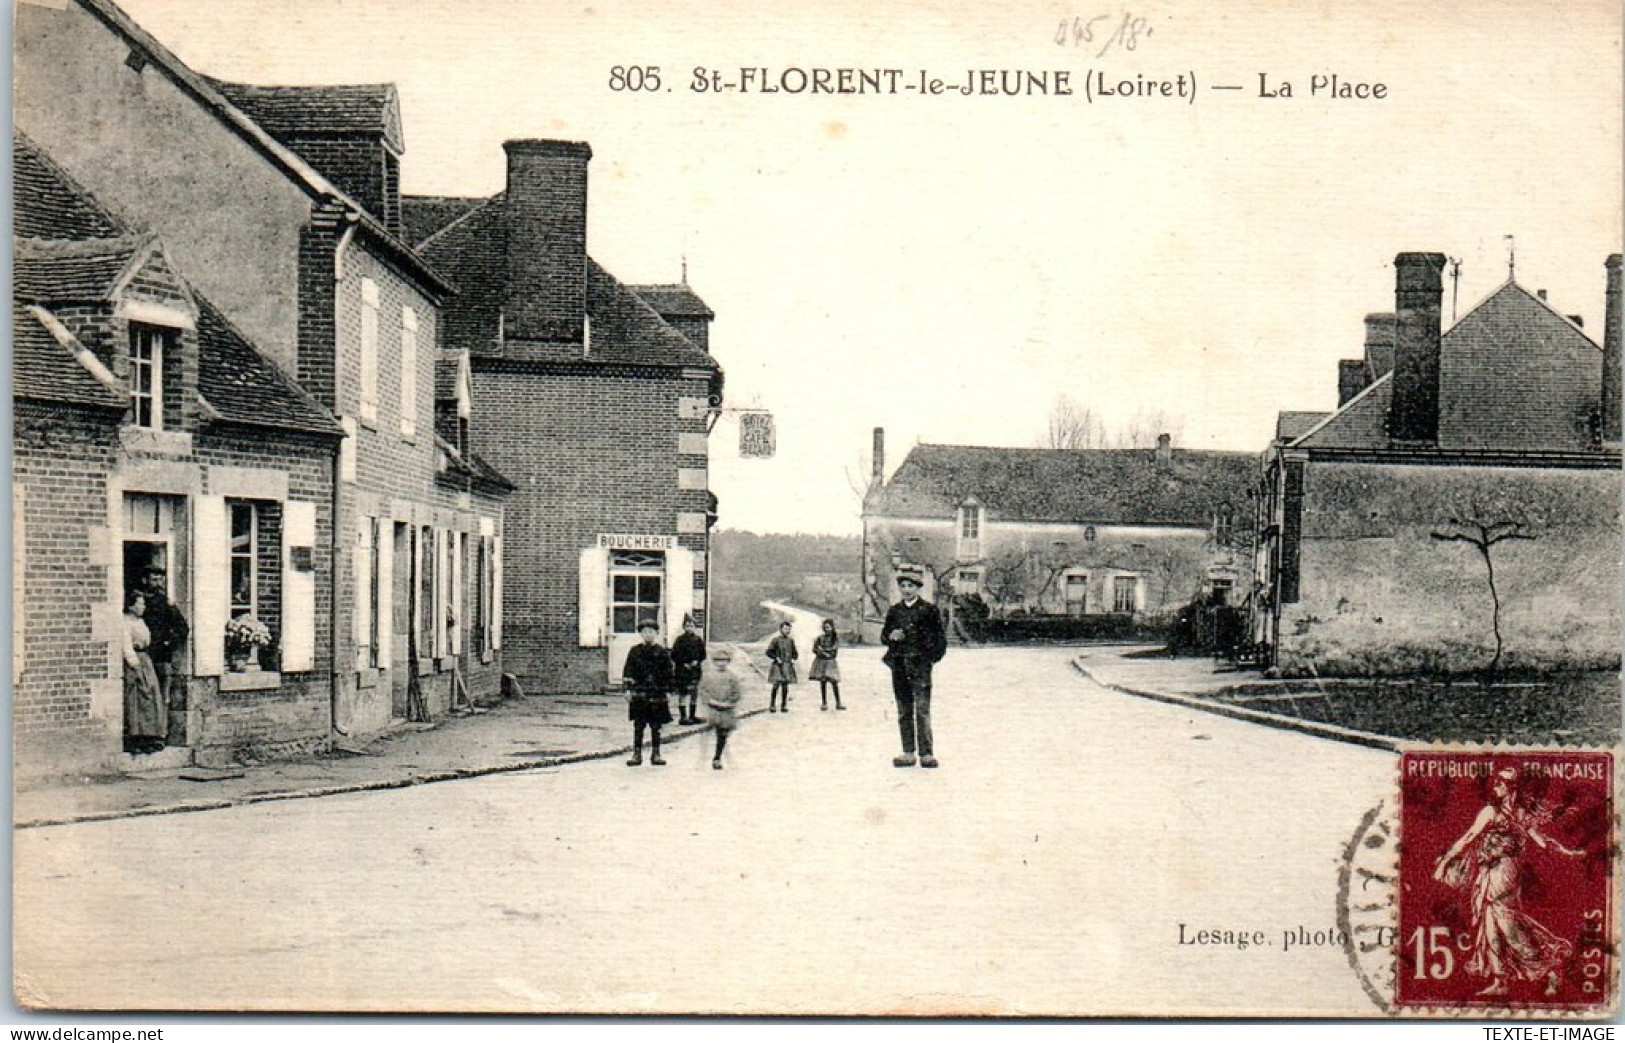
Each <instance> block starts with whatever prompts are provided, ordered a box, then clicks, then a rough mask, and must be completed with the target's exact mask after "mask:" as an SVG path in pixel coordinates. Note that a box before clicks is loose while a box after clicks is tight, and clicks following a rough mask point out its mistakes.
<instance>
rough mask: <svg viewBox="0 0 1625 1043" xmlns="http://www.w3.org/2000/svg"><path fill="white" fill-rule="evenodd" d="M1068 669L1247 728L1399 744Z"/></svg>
mask: <svg viewBox="0 0 1625 1043" xmlns="http://www.w3.org/2000/svg"><path fill="white" fill-rule="evenodd" d="M1072 669H1074V670H1076V671H1077V672H1078V673H1080V674H1082V675H1083V676H1084V677H1087V678H1088V679H1089V680H1091V681H1093V682H1094V683H1095V684H1098V685H1100V686H1101V687H1102V688H1110V689H1111V690H1112V691H1114V692H1121V693H1122V694H1124V695H1132V696H1136V697H1138V698H1141V699H1151V700H1154V701H1155V702H1159V703H1169V704H1172V705H1174V706H1183V707H1186V708H1187V709H1191V710H1201V711H1202V712H1204V713H1211V714H1215V715H1217V716H1219V717H1230V718H1233V719H1235V720H1238V721H1246V722H1247V723H1248V724H1262V725H1265V726H1266V727H1270V728H1282V729H1285V730H1287V731H1294V732H1302V733H1303V734H1305V735H1312V736H1314V737H1315V738H1317V739H1331V740H1333V741H1334V742H1346V743H1349V744H1351V745H1354V746H1367V747H1370V748H1372V749H1378V750H1386V751H1387V752H1389V753H1398V752H1400V748H1401V741H1400V740H1398V739H1394V738H1391V737H1389V736H1387V735H1377V734H1374V733H1372V732H1362V731H1356V730H1354V729H1353V728H1340V727H1338V726H1337V725H1335V724H1320V723H1318V722H1315V721H1305V720H1303V719H1302V718H1299V717H1287V716H1285V715H1284V714H1278V713H1269V712H1268V711H1265V710H1250V709H1248V708H1246V707H1244V706H1227V705H1225V704H1223V703H1217V702H1213V701H1211V700H1207V699H1200V698H1197V697H1196V696H1191V695H1176V694H1174V693H1173V692H1153V691H1150V690H1148V689H1144V688H1130V687H1129V686H1127V685H1121V684H1114V683H1113V682H1111V681H1105V680H1102V679H1101V678H1099V677H1097V676H1095V675H1094V674H1092V673H1090V672H1089V668H1088V667H1086V666H1084V665H1083V663H1082V662H1080V661H1079V660H1077V659H1074V660H1072Z"/></svg>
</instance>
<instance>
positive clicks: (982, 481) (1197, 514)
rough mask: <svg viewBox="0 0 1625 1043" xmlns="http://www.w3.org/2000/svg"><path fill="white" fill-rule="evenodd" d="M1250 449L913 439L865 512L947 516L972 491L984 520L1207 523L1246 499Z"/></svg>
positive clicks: (1253, 468)
mask: <svg viewBox="0 0 1625 1043" xmlns="http://www.w3.org/2000/svg"><path fill="white" fill-rule="evenodd" d="M1257 469H1258V460H1257V457H1256V456H1255V455H1253V454H1251V453H1219V452H1196V451H1192V450H1186V449H1174V450H1172V452H1171V455H1170V458H1169V459H1168V461H1167V462H1166V463H1161V462H1159V461H1158V460H1157V455H1156V450H1154V449H1087V450H1067V449H1005V448H995V447H989V446H964V445H918V446H915V447H914V448H913V449H912V450H910V451H909V454H908V457H907V458H906V459H905V460H904V461H903V464H902V466H901V467H899V468H898V469H897V472H896V473H895V474H893V475H892V478H891V481H889V482H887V483H886V485H885V486H884V488H883V490H882V491H881V493H880V495H879V497H878V498H877V499H876V500H874V501H872V502H871V504H870V505H869V507H867V508H866V512H867V513H870V514H879V515H885V516H891V517H912V518H951V517H954V515H955V513H956V512H957V510H958V508H959V506H960V504H962V503H963V502H964V501H965V500H966V499H967V498H970V497H974V498H975V499H976V500H977V501H978V502H979V503H981V505H982V506H983V508H984V509H985V510H986V511H987V512H988V517H989V520H992V521H1005V522H1010V521H1028V522H1094V523H1099V524H1115V525H1182V526H1196V527H1200V528H1206V527H1208V526H1209V525H1210V524H1211V523H1212V515H1213V511H1214V509H1215V508H1217V507H1219V506H1220V505H1230V506H1237V505H1240V504H1241V503H1242V502H1243V501H1244V500H1245V498H1246V495H1247V490H1248V489H1249V488H1250V487H1251V486H1252V484H1253V482H1254V481H1255V478H1256V472H1257Z"/></svg>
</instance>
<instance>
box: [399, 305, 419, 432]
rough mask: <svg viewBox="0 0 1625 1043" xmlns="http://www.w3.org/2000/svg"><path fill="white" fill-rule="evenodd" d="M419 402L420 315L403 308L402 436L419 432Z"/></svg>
mask: <svg viewBox="0 0 1625 1043" xmlns="http://www.w3.org/2000/svg"><path fill="white" fill-rule="evenodd" d="M417 402H418V315H417V312H415V311H413V310H412V309H411V308H402V309H401V436H402V437H404V438H411V437H413V436H414V435H415V434H416V433H417V415H418V413H417Z"/></svg>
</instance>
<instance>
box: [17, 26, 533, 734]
mask: <svg viewBox="0 0 1625 1043" xmlns="http://www.w3.org/2000/svg"><path fill="white" fill-rule="evenodd" d="M15 76H16V101H15V112H16V122H17V125H18V127H19V128H20V129H22V130H23V131H25V132H26V133H27V134H28V135H29V137H30V138H31V139H32V140H33V141H35V142H37V143H38V144H39V145H40V146H41V147H42V148H43V149H44V150H45V151H47V152H48V153H49V154H50V155H51V157H52V158H53V159H54V160H55V161H56V162H57V163H58V164H60V165H61V167H62V168H63V169H65V170H66V171H67V172H69V173H70V174H71V176H72V177H73V178H74V179H75V180H77V181H78V182H79V183H80V184H81V185H83V186H84V187H85V188H86V189H87V190H88V191H89V192H90V193H93V194H94V196H95V198H96V199H97V200H99V201H100V202H101V203H102V204H103V205H104V206H106V207H107V209H109V210H110V211H112V212H114V213H117V214H119V215H120V216H121V217H122V218H124V219H126V220H127V221H129V222H130V225H131V227H135V228H139V229H142V230H143V231H144V232H145V233H150V234H152V235H155V236H157V237H158V240H159V241H160V242H161V243H162V249H163V256H164V258H165V259H166V261H167V262H170V263H172V265H173V268H174V270H175V271H176V272H178V273H181V274H182V275H183V276H184V280H185V282H186V284H187V285H189V286H190V287H192V288H193V290H195V292H196V295H197V297H198V298H199V299H200V300H202V299H206V300H207V301H209V302H211V306H212V308H213V309H214V310H215V311H216V312H217V314H218V315H219V317H220V320H221V322H222V323H223V324H224V325H225V326H228V327H229V328H231V329H232V330H234V331H236V334H237V336H239V337H240V339H242V340H244V341H246V342H247V343H250V344H252V345H253V346H254V348H255V349H257V350H258V351H259V352H261V353H263V355H264V356H265V357H266V358H268V359H269V360H270V361H271V362H273V363H275V364H276V365H277V366H278V367H279V368H280V369H281V370H282V371H283V372H284V373H286V374H290V375H292V376H293V377H294V378H295V379H296V380H297V382H298V384H299V386H300V387H301V388H302V389H303V390H304V391H305V392H306V393H308V395H309V396H310V397H311V398H313V399H314V400H315V402H316V403H317V404H319V405H320V406H321V407H322V408H323V409H325V410H326V411H327V413H328V414H330V415H331V417H333V418H336V421H337V423H338V425H339V429H340V431H341V432H342V441H341V442H340V444H339V451H338V454H337V458H336V462H333V461H331V460H330V459H329V455H330V454H325V453H324V455H323V456H322V457H320V458H316V459H318V462H322V461H326V462H323V463H322V465H323V466H330V467H331V468H332V469H333V470H334V471H335V472H336V473H335V477H334V479H333V480H332V482H333V492H332V494H331V496H330V497H329V502H330V508H329V509H330V510H331V512H332V519H331V526H330V528H329V529H326V530H324V531H323V532H322V533H321V539H322V540H323V546H324V547H325V551H324V553H325V555H326V557H327V558H329V559H330V560H331V574H330V575H329V576H320V575H319V576H318V577H317V579H318V582H317V583H316V587H315V591H314V594H313V597H314V599H315V600H316V602H317V606H318V607H317V612H316V615H315V616H314V617H312V618H313V619H314V620H316V623H314V624H311V625H314V626H315V629H316V631H317V634H316V637H315V639H314V640H315V642H316V643H317V645H318V646H320V647H321V648H324V649H331V653H330V654H331V662H332V666H331V669H330V671H329V673H328V674H327V676H326V677H324V679H323V680H324V682H325V685H326V688H325V691H326V697H325V699H326V701H325V703H324V708H325V715H326V722H327V728H328V733H329V734H341V735H343V734H355V733H360V732H369V731H374V730H376V729H379V728H382V727H384V726H386V725H387V724H389V722H390V721H391V720H394V719H397V718H401V717H404V716H408V715H413V716H421V715H423V714H433V713H436V712H439V711H442V710H444V709H445V708H446V707H448V706H449V705H451V704H452V702H453V701H454V700H458V699H461V698H462V694H463V693H464V692H465V691H466V692H467V693H468V694H469V695H471V696H472V697H473V698H474V699H476V700H477V699H481V698H487V699H488V698H494V697H496V696H497V695H499V693H500V690H501V670H502V666H501V647H502V629H501V614H500V608H499V606H500V596H499V594H498V589H499V585H500V583H501V576H502V566H501V559H502V542H503V531H502V529H503V505H504V500H505V498H506V496H507V494H508V492H509V491H510V488H511V487H510V486H509V485H508V483H507V482H506V480H505V479H503V478H502V477H501V475H500V474H498V473H497V472H496V471H494V470H492V469H491V468H490V467H489V466H487V465H485V464H484V462H483V461H481V460H479V458H478V457H477V456H475V455H474V453H473V452H472V451H471V450H470V449H469V447H468V444H467V439H466V438H464V440H463V442H462V443H461V444H459V443H458V442H457V441H456V439H455V438H454V437H453V438H448V437H446V436H445V435H444V434H443V433H442V430H441V428H440V427H439V426H437V425H439V424H440V422H441V419H442V418H441V415H440V407H439V404H438V403H437V402H436V372H437V367H438V365H439V363H440V362H441V361H442V356H443V355H444V354H445V353H444V352H443V350H442V347H441V343H440V342H441V328H440V326H441V324H440V314H441V307H442V304H443V302H444V301H445V299H446V298H447V297H448V296H449V295H450V294H451V293H452V292H453V288H452V286H451V284H450V283H448V282H447V281H446V279H445V278H444V277H443V276H441V275H440V274H438V273H437V272H436V271H435V270H434V269H433V268H431V267H430V266H429V264H428V263H427V262H426V261H425V260H424V259H423V258H422V257H421V256H420V255H419V254H418V253H417V252H416V251H414V250H413V249H411V248H410V247H409V246H408V245H407V244H406V243H405V242H404V241H403V239H402V238H401V235H400V233H401V225H400V193H399V163H400V157H401V154H402V152H403V138H402V135H401V131H400V117H399V104H398V100H397V98H396V95H395V91H394V89H393V88H392V87H390V86H388V85H375V86H358V87H297V88H284V87H251V86H243V85H236V84H230V83H226V82H224V81H221V80H214V79H210V78H207V77H204V76H202V75H200V74H198V73H197V72H196V71H194V70H192V69H190V68H189V67H187V66H186V65H185V64H184V63H183V62H181V61H180V60H179V59H178V58H177V57H176V56H175V55H174V54H173V53H171V52H170V51H169V50H168V49H167V48H165V47H164V46H163V45H162V44H161V43H160V42H159V41H157V40H156V39H154V38H153V37H152V36H151V35H150V34H148V33H147V32H145V31H144V30H143V29H141V28H140V26H138V25H136V24H135V23H134V22H133V21H132V20H131V19H130V18H129V17H128V16H127V15H125V14H124V12H123V11H122V10H120V9H119V8H118V7H117V6H116V5H114V4H112V3H110V2H107V0H66V2H63V3H51V4H36V3H26V2H25V3H23V4H21V5H19V7H18V10H17V18H16V31H15ZM451 357H452V358H453V359H455V355H454V354H453V355H452V356H451ZM465 408H466V412H467V413H468V416H467V417H465V419H470V418H471V419H472V425H473V426H475V427H477V425H478V424H479V423H480V422H481V419H480V414H479V413H478V411H476V410H474V409H473V406H472V403H467V404H465ZM451 434H452V435H453V436H455V435H456V434H457V432H456V430H455V429H452V430H451ZM194 452H196V450H194ZM302 466H303V465H302ZM281 473H283V474H285V475H287V481H288V485H289V488H290V489H292V488H294V487H295V486H296V485H297V481H296V479H295V478H294V474H295V470H291V469H284V470H283V471H282V472H281ZM177 508H178V510H177V511H176V512H174V517H175V521H174V524H175V525H176V526H177V527H178V528H187V529H190V528H194V527H196V526H199V525H202V524H205V523H206V522H208V521H209V520H210V519H211V518H212V515H211V514H210V512H211V511H213V508H212V507H211V506H208V505H207V504H206V503H204V502H203V501H196V500H195V498H187V499H186V500H185V502H184V503H180V504H177ZM239 513H240V512H239ZM227 523H228V524H233V525H236V524H239V523H242V524H246V522H244V521H243V519H240V518H238V517H237V515H235V514H234V515H232V517H231V518H229V519H227ZM116 528H117V527H116ZM120 531H122V530H120ZM290 553H291V552H290ZM315 557H316V558H317V559H321V558H322V557H323V555H321V554H318V555H316V556H315ZM300 560H301V561H302V560H303V556H302V555H301V556H300ZM190 596H191V598H192V601H191V605H190V607H191V608H192V611H193V614H194V617H195V618H194V633H196V634H198V635H212V633H213V632H214V630H215V629H216V628H217V627H218V626H223V624H224V621H225V618H226V617H227V616H229V614H230V613H231V612H232V611H234V608H233V606H234V605H235V604H236V603H235V601H229V600H228V602H227V604H226V606H225V607H224V608H222V606H221V604H220V603H219V602H220V601H221V599H220V598H217V597H215V596H214V594H213V593H212V592H210V591H209V590H207V589H204V590H198V589H194V590H193V591H192V592H191V594H190ZM225 596H226V597H228V599H229V598H232V597H235V592H234V591H227V592H226V595H225ZM289 622H290V623H292V621H291V620H290V621H289ZM309 623H310V621H309V620H305V619H301V621H300V623H299V625H307V624H309ZM212 645H213V642H212V638H211V640H210V641H203V640H202V638H201V637H199V639H198V640H196V641H195V642H194V648H193V649H192V653H193V655H192V658H193V669H194V671H195V672H201V671H206V670H212V669H215V666H214V663H213V662H212V660H211V658H210V657H209V656H208V655H205V654H204V653H205V650H206V649H207V648H211V647H212ZM216 672H218V671H216ZM273 739H274V737H272V736H266V737H264V742H265V744H270V745H273V746H274V745H275V743H274V741H273ZM323 741H325V738H324V739H323Z"/></svg>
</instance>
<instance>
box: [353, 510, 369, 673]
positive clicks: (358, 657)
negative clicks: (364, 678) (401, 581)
mask: <svg viewBox="0 0 1625 1043" xmlns="http://www.w3.org/2000/svg"><path fill="white" fill-rule="evenodd" d="M371 525H372V519H371V518H368V517H367V516H366V515H357V516H356V530H355V540H354V543H353V545H352V549H351V552H350V558H351V561H352V562H353V563H354V566H355V568H354V569H353V571H352V573H351V574H352V575H354V576H355V586H354V587H352V588H351V589H352V590H353V591H354V592H355V604H354V606H353V607H352V608H351V611H350V636H351V637H352V638H354V639H355V668H356V669H357V670H365V669H366V668H367V667H369V666H371V665H372V664H371V663H370V662H368V657H367V651H368V647H369V645H370V641H369V640H368V638H369V637H370V635H371V633H372V629H371V628H372V597H371V593H372V560H371V558H372V555H371V554H370V553H369V551H368V548H367V544H368V542H369V537H370V536H371V535H372V533H371Z"/></svg>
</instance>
